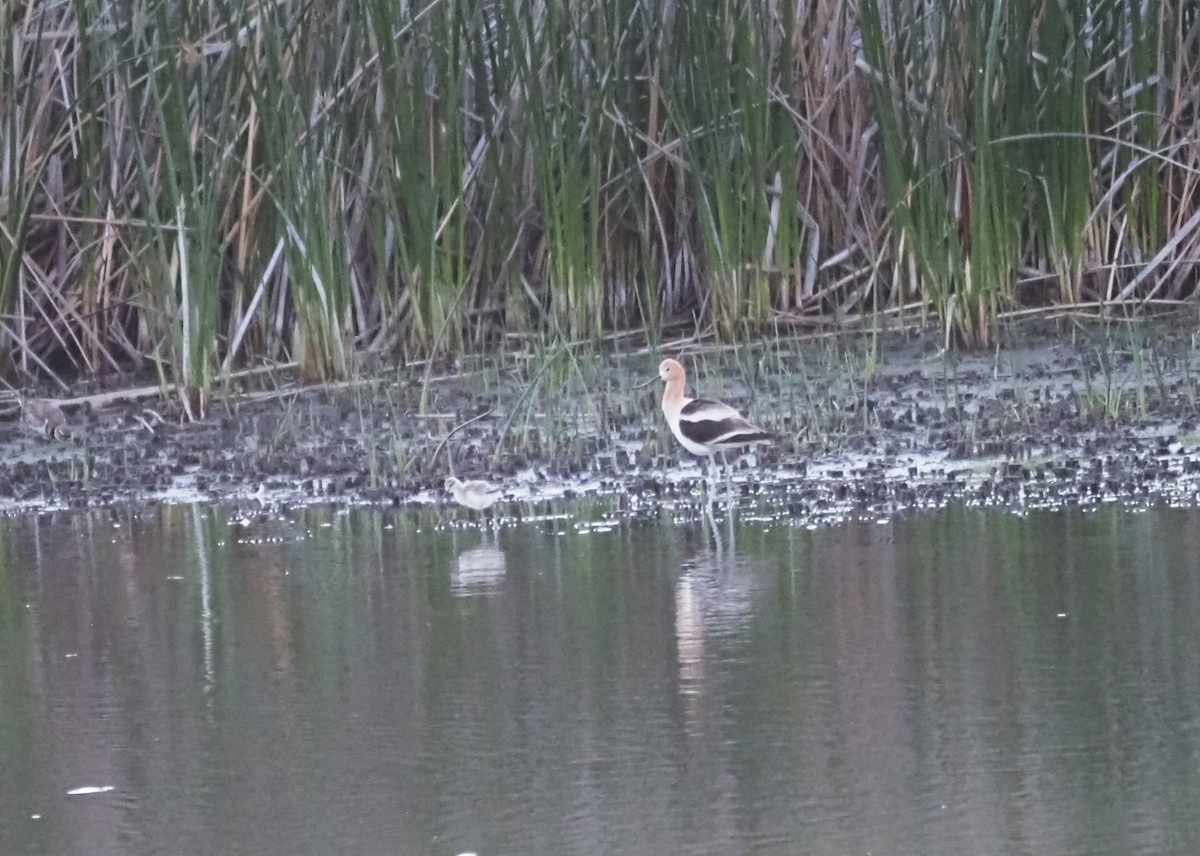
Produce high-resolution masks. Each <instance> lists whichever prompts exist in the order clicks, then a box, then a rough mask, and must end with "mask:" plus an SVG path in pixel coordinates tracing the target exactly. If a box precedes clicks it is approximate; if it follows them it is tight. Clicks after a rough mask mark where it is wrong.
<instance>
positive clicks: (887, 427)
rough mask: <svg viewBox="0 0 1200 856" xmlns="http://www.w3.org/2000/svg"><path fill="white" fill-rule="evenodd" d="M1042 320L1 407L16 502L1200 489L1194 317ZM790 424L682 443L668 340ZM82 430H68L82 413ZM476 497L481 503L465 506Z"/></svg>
mask: <svg viewBox="0 0 1200 856" xmlns="http://www.w3.org/2000/svg"><path fill="white" fill-rule="evenodd" d="M1130 329H1131V328H1129V327H1128V326H1120V325H1117V326H1115V327H1114V326H1113V325H1097V326H1095V327H1091V328H1089V327H1081V326H1080V325H1079V324H1078V323H1077V322H1073V321H1071V322H1058V323H1055V324H1043V325H1041V326H1040V327H1037V328H1035V329H1030V328H1029V327H1023V328H1021V329H1020V331H1019V332H1018V333H1017V334H1013V333H1011V332H1010V333H1009V334H1008V335H1007V336H1006V340H1005V341H1004V343H1003V344H1002V345H1000V346H999V347H997V349H996V350H994V351H992V352H988V353H980V352H976V353H967V354H962V353H953V352H945V351H943V350H942V349H941V348H940V342H939V341H938V337H937V335H936V333H933V332H930V333H927V334H924V335H922V334H915V335H914V334H890V335H888V336H884V337H874V338H872V339H870V340H864V339H858V340H855V341H853V342H846V341H839V342H836V343H832V344H831V343H830V342H828V341H813V342H807V343H799V342H789V343H786V344H781V343H779V342H773V343H766V344H764V345H763V346H762V348H760V349H756V350H747V349H742V350H741V351H738V352H736V353H732V354H731V352H728V351H722V350H720V349H715V348H714V349H707V350H705V349H702V348H696V347H692V348H689V349H663V350H662V351H659V352H653V353H652V352H650V351H649V350H648V349H647V350H644V351H642V352H639V353H634V354H627V355H608V356H604V357H592V356H589V357H587V358H585V359H582V360H581V361H574V360H573V359H572V360H569V361H568V363H569V370H564V371H562V372H559V373H557V375H556V379H555V380H554V381H553V383H551V382H550V381H549V380H548V379H547V376H548V374H552V373H549V372H547V371H546V368H547V365H548V363H547V362H546V360H551V359H558V358H557V357H553V358H552V357H545V358H544V359H543V360H542V361H539V360H538V359H534V358H530V359H528V360H526V361H524V362H520V361H515V360H513V361H508V362H505V361H503V360H500V361H494V360H493V361H489V360H483V359H476V360H462V361H458V362H456V363H449V362H447V363H446V364H444V365H440V366H436V367H431V366H417V367H411V368H395V367H389V368H384V369H378V370H376V371H375V372H374V373H373V374H371V375H370V376H363V377H362V378H360V379H358V380H356V381H355V382H353V383H346V384H341V385H336V386H331V387H311V386H310V387H304V386H300V385H292V384H289V383H285V382H283V381H281V380H280V378H279V377H278V376H277V375H275V376H272V379H271V382H270V384H268V383H265V382H261V381H260V382H257V383H255V382H251V381H243V382H241V384H240V386H239V387H238V388H237V389H228V390H225V391H223V392H222V393H221V394H219V395H218V396H216V397H215V398H214V400H213V401H212V403H211V405H210V408H209V413H208V415H207V417H206V418H205V419H203V420H201V421H199V422H187V421H185V420H183V419H182V416H181V414H180V413H179V412H178V410H177V408H175V407H174V406H173V405H172V403H171V402H170V401H169V400H164V399H161V398H153V397H152V398H149V399H136V400H135V399H128V400H121V399H119V398H118V399H116V400H114V401H111V402H109V401H106V403H105V406H103V407H90V406H87V403H86V401H85V400H84V399H82V398H80V397H78V396H77V397H75V398H69V399H64V404H63V407H62V411H63V413H64V415H65V417H66V425H67V427H68V428H69V433H70V438H69V439H60V438H59V437H57V436H55V432H52V431H51V432H47V431H46V430H43V426H39V425H31V424H29V420H28V419H22V418H20V414H19V413H18V414H16V415H15V416H14V418H12V419H11V421H6V422H0V510H2V511H7V512H10V513H22V512H30V511H34V512H36V511H40V510H50V509H62V508H76V507H95V506H129V505H133V506H138V505H146V504H152V503H161V502H220V503H238V504H253V505H255V506H256V507H274V508H287V507H291V506H296V505H304V504H312V503H335V504H355V505H361V504H374V505H387V506H405V505H412V504H417V505H429V504H435V503H436V504H449V503H450V501H451V500H450V498H449V496H448V495H447V494H446V492H445V490H444V487H443V485H444V482H445V479H446V477H447V476H449V475H456V476H459V477H462V478H464V479H477V478H482V479H487V480H490V481H492V482H495V483H497V484H499V485H500V487H501V490H502V495H503V498H502V501H501V502H500V503H499V504H498V505H497V506H496V509H495V511H494V514H495V515H497V516H498V517H499V518H501V519H519V518H521V517H526V518H528V517H532V516H536V515H538V514H541V513H544V510H545V507H546V506H545V505H544V504H545V503H546V502H548V501H553V500H561V499H574V498H580V497H589V496H590V497H606V498H608V499H609V501H610V502H611V504H612V505H613V507H615V508H618V509H621V510H623V511H624V512H627V513H629V514H633V515H637V514H658V513H662V512H663V509H667V510H668V511H669V512H670V513H672V514H677V515H684V516H687V515H693V514H698V513H700V512H701V510H702V509H703V508H704V507H705V506H706V504H707V502H708V501H709V499H710V498H711V499H712V500H713V501H715V502H716V503H717V504H724V503H728V502H729V501H730V499H731V498H732V499H733V500H734V501H736V502H737V503H738V505H739V507H744V508H753V509H756V512H755V513H761V514H764V515H766V516H769V517H773V518H780V517H786V518H789V519H792V520H796V521H801V522H808V521H811V522H814V523H819V522H821V521H823V520H828V519H834V518H839V517H845V516H847V515H859V516H862V515H867V516H870V515H881V516H888V515H893V514H896V513H901V512H903V511H905V510H910V509H921V508H928V507H936V506H940V505H943V504H945V503H948V502H952V501H965V502H969V503H977V504H980V505H1004V506H1015V507H1019V508H1021V507H1038V506H1042V505H1062V504H1067V503H1076V504H1088V503H1095V502H1105V501H1114V500H1134V501H1137V500H1145V501H1155V502H1159V501H1165V502H1179V503H1194V502H1195V501H1197V498H1200V435H1198V433H1197V425H1198V423H1200V404H1198V402H1200V355H1198V353H1197V351H1196V348H1195V345H1194V339H1193V334H1192V329H1191V326H1190V324H1189V322H1188V321H1187V319H1182V320H1180V319H1174V320H1172V321H1170V322H1154V323H1152V324H1149V323H1139V324H1138V325H1137V326H1136V327H1135V328H1132V329H1133V332H1130ZM666 355H670V356H677V357H681V358H682V359H683V360H684V362H685V364H686V365H688V366H689V368H690V369H691V370H692V375H691V377H690V379H689V384H688V390H689V394H696V393H697V386H699V390H698V392H699V393H700V394H702V395H705V396H710V397H719V398H721V399H722V400H725V401H727V402H728V403H730V404H732V405H734V406H735V407H737V408H739V409H740V410H742V411H743V412H747V413H748V414H749V415H750V416H752V417H753V418H755V420H756V421H758V422H759V423H760V424H762V425H763V426H764V427H767V428H768V429H769V430H771V431H772V432H774V433H775V434H776V435H777V436H778V438H779V441H778V442H777V443H776V444H774V445H773V446H769V447H763V448H759V449H757V450H755V452H754V453H753V454H746V455H742V456H731V464H730V478H729V480H728V482H727V481H726V480H725V479H724V478H719V479H718V480H717V481H716V482H715V483H711V482H710V480H708V479H707V478H706V469H705V467H704V462H703V461H698V460H697V459H695V458H693V457H692V456H691V455H689V454H687V453H686V452H685V451H684V450H682V449H681V448H679V447H678V445H677V444H676V443H675V441H674V439H673V438H672V437H671V436H670V434H669V432H668V431H667V429H666V427H665V424H664V422H663V420H662V417H661V414H660V413H659V411H658V400H657V396H658V395H659V394H660V393H661V389H660V388H659V387H658V386H653V387H650V388H647V389H644V390H641V391H637V390H634V389H633V386H634V383H635V381H640V380H642V379H644V378H647V377H650V376H651V375H652V374H653V373H654V370H655V367H656V365H657V361H658V359H659V358H660V357H661V356H666ZM63 433H66V432H63ZM460 513H461V515H462V516H463V518H464V519H473V517H474V515H473V513H472V512H466V511H462V512H460Z"/></svg>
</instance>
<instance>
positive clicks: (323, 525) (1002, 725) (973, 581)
mask: <svg viewBox="0 0 1200 856" xmlns="http://www.w3.org/2000/svg"><path fill="white" fill-rule="evenodd" d="M567 510H568V511H569V512H570V513H571V514H572V515H573V516H572V517H563V518H559V519H554V520H546V521H541V522H526V523H523V524H521V525H519V526H516V527H514V528H509V529H506V530H504V531H502V532H500V533H499V535H498V537H496V538H494V539H493V537H492V536H490V535H489V536H486V538H485V536H483V535H481V533H479V532H478V531H474V530H467V529H461V528H460V529H447V528H445V527H442V528H438V527H436V526H435V523H436V520H437V515H435V514H433V513H426V514H424V515H423V516H415V515H412V514H408V513H396V514H392V513H382V512H367V511H363V512H349V513H346V512H340V513H339V512H334V511H326V510H319V509H313V510H307V511H302V512H296V513H295V515H294V516H293V517H291V518H290V519H287V520H278V521H268V522H265V523H254V524H251V525H248V526H237V525H234V524H231V523H230V522H229V512H228V511H227V510H222V509H217V510H214V509H199V508H191V507H168V508H163V509H161V510H157V511H154V512H151V513H147V514H143V515H140V516H133V515H127V514H122V513H117V514H113V513H109V512H104V513H90V514H81V515H75V516H67V515H62V516H43V517H39V518H28V519H11V520H3V521H0V753H2V766H0V853H3V854H5V856H9V854H27V853H37V854H89V856H105V854H222V856H230V854H254V856H269V854H280V856H283V855H284V854H286V856H295V854H322V856H324V854H351V853H352V854H356V855H357V856H370V854H389V856H391V854H451V856H453V854H459V853H463V852H474V853H478V854H480V856H485V854H540V853H547V854H589V856H590V854H601V853H620V854H664V853H687V854H731V853H806V854H853V853H861V854H867V853H870V854H934V855H935V856H937V854H947V856H949V855H950V854H953V856H961V854H974V853H977V854H1007V853H1013V854H1026V853H1029V854H1043V853H1045V854H1072V853H1078V854H1085V853H1086V854H1121V856H1128V854H1164V853H1166V854H1175V853H1177V854H1195V853H1200V811H1197V806H1200V558H1198V557H1200V512H1197V511H1195V510H1178V509H1171V508H1167V507H1165V506H1163V507H1155V508H1152V509H1149V510H1141V511H1130V510H1122V509H1121V508H1118V507H1115V506H1102V507H1099V508H1096V509H1095V510H1092V511H1088V512H1080V511H1070V510H1068V511H1044V512H1034V513H1030V514H1028V515H1027V516H1024V517H1022V516H1016V515H1012V514H1007V513H1003V512H983V511H979V510H972V509H966V508H952V509H950V510H947V511H944V512H937V513H924V514H920V515H913V516H909V517H907V518H901V519H897V520H894V521H892V522H890V523H883V524H880V523H847V524H844V525H840V526H831V527H829V528H825V529H819V530H816V531H809V530H806V529H802V528H798V527H791V526H788V525H786V524H782V523H778V522H774V523H769V524H768V523H761V522H760V523H744V524H739V525H738V526H737V527H736V528H734V529H732V530H731V529H729V528H727V527H726V526H725V524H724V523H723V522H720V521H719V522H718V524H717V527H716V532H715V533H714V532H713V529H712V527H711V526H709V525H706V524H703V523H677V522H675V521H674V520H672V518H671V517H670V516H669V515H667V514H664V515H663V517H662V518H661V519H660V520H657V521H654V520H651V521H646V520H642V521H626V522H620V523H617V524H615V525H614V526H613V527H612V528H609V529H607V530H605V528H604V527H601V528H600V529H591V528H589V527H586V526H580V525H579V519H580V516H581V515H586V514H589V513H592V514H594V513H595V512H594V510H589V509H580V508H578V507H575V508H568V509H567ZM443 513H444V512H443ZM715 536H720V540H719V543H718V541H717V539H716V537H715ZM83 787H89V788H105V789H108V788H111V790H102V791H99V792H93V793H85V794H75V795H72V794H70V793H69V792H70V791H72V790H74V789H78V788H83Z"/></svg>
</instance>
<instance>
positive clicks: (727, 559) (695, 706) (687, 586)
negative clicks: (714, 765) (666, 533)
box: [675, 505, 753, 735]
mask: <svg viewBox="0 0 1200 856" xmlns="http://www.w3.org/2000/svg"><path fill="white" fill-rule="evenodd" d="M704 522H705V524H706V526H705V528H706V529H707V530H708V533H709V534H711V536H712V547H711V549H709V550H707V551H705V552H703V553H701V554H699V555H698V556H696V557H694V558H693V559H692V560H691V561H690V562H689V563H687V564H686V565H685V566H684V571H683V573H682V574H681V575H680V577H679V579H678V580H677V581H676V583H675V648H676V656H677V657H678V660H679V693H680V696H681V697H682V701H683V707H684V713H685V717H686V721H685V730H686V731H687V733H688V734H689V735H699V734H700V733H701V732H702V730H703V729H702V727H701V723H700V718H701V709H702V707H703V701H704V696H705V691H706V685H705V672H706V665H707V662H708V660H709V658H710V657H712V656H713V653H712V652H711V651H709V650H708V645H707V644H706V637H708V636H710V635H714V634H723V633H727V632H728V631H729V630H730V629H733V628H737V627H740V626H742V625H743V624H744V623H745V622H746V621H747V620H748V618H749V615H750V613H751V611H752V608H753V581H752V578H751V576H750V575H749V574H748V573H747V572H746V571H745V569H743V568H739V567H738V564H737V561H736V557H737V539H736V537H735V529H734V523H735V520H734V515H733V513H732V506H730V512H729V514H728V515H727V516H726V518H725V522H726V531H725V534H724V537H722V533H721V530H720V527H719V526H718V525H717V521H716V519H715V518H714V516H713V510H712V506H711V505H709V506H707V507H706V508H705V515H704Z"/></svg>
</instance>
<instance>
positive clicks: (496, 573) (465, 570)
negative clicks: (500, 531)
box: [450, 546, 508, 596]
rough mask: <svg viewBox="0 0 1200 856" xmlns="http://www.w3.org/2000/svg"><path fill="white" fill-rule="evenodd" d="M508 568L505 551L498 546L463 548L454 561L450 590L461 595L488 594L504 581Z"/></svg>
mask: <svg viewBox="0 0 1200 856" xmlns="http://www.w3.org/2000/svg"><path fill="white" fill-rule="evenodd" d="M507 570H508V567H507V562H506V561H505V558H504V551H503V550H501V549H499V548H498V547H488V546H484V547H474V548H472V549H470V550H463V551H462V552H461V553H459V554H458V558H457V559H456V560H455V562H454V570H453V572H452V573H451V575H450V590H451V591H452V592H453V593H454V594H456V595H461V596H465V595H473V594H487V593H488V592H491V591H494V590H495V589H496V588H498V587H499V585H500V583H502V582H504V575H505V573H506V572H507Z"/></svg>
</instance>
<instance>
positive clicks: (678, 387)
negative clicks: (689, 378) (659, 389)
mask: <svg viewBox="0 0 1200 856" xmlns="http://www.w3.org/2000/svg"><path fill="white" fill-rule="evenodd" d="M684 400H685V399H684V395H683V378H682V377H680V376H679V375H675V376H674V377H672V378H671V379H670V380H668V381H667V388H666V389H665V390H663V399H662V406H663V412H665V413H669V412H671V411H676V410H678V409H679V408H681V407H683V405H684Z"/></svg>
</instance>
